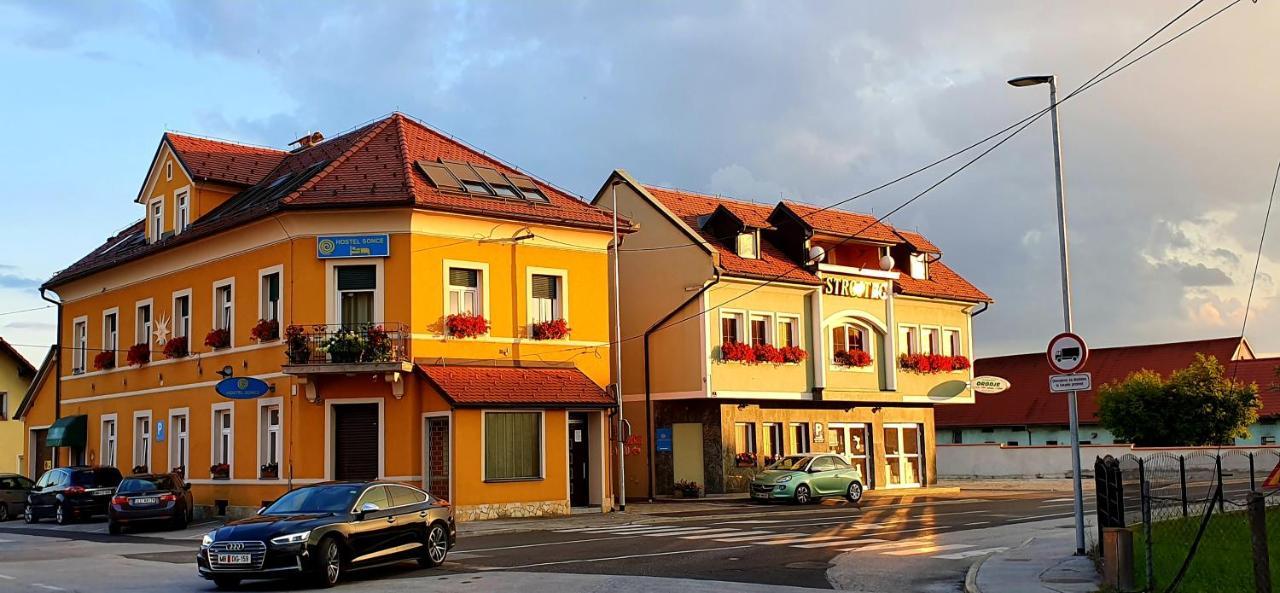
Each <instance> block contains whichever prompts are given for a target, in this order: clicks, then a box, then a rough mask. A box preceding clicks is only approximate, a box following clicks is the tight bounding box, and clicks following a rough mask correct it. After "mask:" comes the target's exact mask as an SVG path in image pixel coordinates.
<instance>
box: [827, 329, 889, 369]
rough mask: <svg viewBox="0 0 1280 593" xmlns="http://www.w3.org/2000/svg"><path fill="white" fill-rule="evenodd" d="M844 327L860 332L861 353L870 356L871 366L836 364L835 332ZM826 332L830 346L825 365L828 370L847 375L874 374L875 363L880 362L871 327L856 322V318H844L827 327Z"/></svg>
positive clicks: (846, 338) (873, 331)
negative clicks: (846, 373)
mask: <svg viewBox="0 0 1280 593" xmlns="http://www.w3.org/2000/svg"><path fill="white" fill-rule="evenodd" d="M845 327H853V328H854V329H857V330H858V331H861V332H862V347H863V352H866V353H867V354H869V355H871V364H869V365H867V366H865V367H853V366H844V365H841V364H838V363H836V336H835V332H836V330H838V329H843V328H845ZM827 330H828V331H827V338H828V340H829V341H830V344H831V352H829V353H827V364H828V365H829V366H828V368H829V369H830V370H833V371H840V372H848V373H872V372H875V370H876V363H878V362H880V361H879V356H877V345H876V332H875V330H874V329H873V328H872V327H871V326H869V325H867V324H865V323H862V322H860V321H858V320H857V319H856V318H845V319H842V320H840V321H837V322H835V323H833V324H831V326H830V327H828V328H827ZM845 343H848V335H846V336H845Z"/></svg>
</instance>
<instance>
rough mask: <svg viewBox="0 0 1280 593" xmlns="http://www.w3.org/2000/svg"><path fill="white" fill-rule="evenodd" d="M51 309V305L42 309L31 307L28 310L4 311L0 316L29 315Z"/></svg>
mask: <svg viewBox="0 0 1280 593" xmlns="http://www.w3.org/2000/svg"><path fill="white" fill-rule="evenodd" d="M52 308H53V305H45V306H43V307H32V308H30V309H19V310H17V311H5V312H3V313H0V315H17V314H18V313H30V312H32V311H43V310H45V309H52Z"/></svg>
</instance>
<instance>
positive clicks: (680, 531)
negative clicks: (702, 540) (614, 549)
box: [640, 527, 738, 537]
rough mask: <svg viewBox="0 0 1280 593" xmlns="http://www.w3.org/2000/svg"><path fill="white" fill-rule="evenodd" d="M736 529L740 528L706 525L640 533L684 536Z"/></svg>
mask: <svg viewBox="0 0 1280 593" xmlns="http://www.w3.org/2000/svg"><path fill="white" fill-rule="evenodd" d="M736 531H738V530H737V529H723V528H718V529H716V528H705V527H704V528H701V529H670V530H667V531H650V532H647V533H641V534H640V535H643V536H645V537H663V536H674V537H680V536H682V535H691V534H695V533H712V532H715V533H718V534H721V535H728V534H727V533H726V532H736Z"/></svg>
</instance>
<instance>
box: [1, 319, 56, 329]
mask: <svg viewBox="0 0 1280 593" xmlns="http://www.w3.org/2000/svg"><path fill="white" fill-rule="evenodd" d="M0 327H3V328H5V329H23V330H34V331H53V330H55V329H57V327H58V324H56V323H49V322H45V321H11V322H9V323H3V324H0Z"/></svg>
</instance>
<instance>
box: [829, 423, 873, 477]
mask: <svg viewBox="0 0 1280 593" xmlns="http://www.w3.org/2000/svg"><path fill="white" fill-rule="evenodd" d="M830 429H831V452H832V453H835V454H837V455H840V456H841V457H843V458H844V460H845V461H848V462H849V465H852V466H853V471H854V474H855V476H856V477H857V479H858V481H859V482H862V485H863V487H866V488H870V487H871V473H870V472H869V469H868V468H869V466H868V465H867V451H868V450H869V449H870V441H869V439H868V438H867V436H868V435H867V425H866V424H861V423H851V424H841V423H834V424H832V425H831V427H830Z"/></svg>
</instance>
